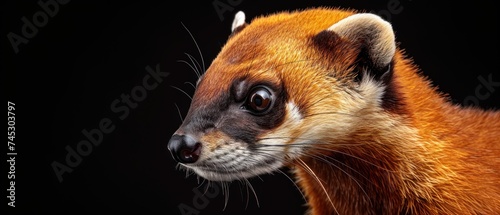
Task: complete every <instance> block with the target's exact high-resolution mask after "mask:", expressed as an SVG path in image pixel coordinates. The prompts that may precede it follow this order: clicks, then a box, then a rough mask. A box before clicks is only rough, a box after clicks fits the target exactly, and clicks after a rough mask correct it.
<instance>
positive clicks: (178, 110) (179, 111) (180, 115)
mask: <svg viewBox="0 0 500 215" xmlns="http://www.w3.org/2000/svg"><path fill="white" fill-rule="evenodd" d="M174 105H175V107H176V108H177V113H179V117H180V118H181V122H182V123H184V118H183V117H182V114H181V110H180V109H179V106H177V103H174Z"/></svg>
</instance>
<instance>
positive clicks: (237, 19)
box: [231, 11, 245, 32]
mask: <svg viewBox="0 0 500 215" xmlns="http://www.w3.org/2000/svg"><path fill="white" fill-rule="evenodd" d="M244 24H245V13H243V11H238V13H236V15H234V20H233V24H232V25H231V32H232V31H234V29H236V28H238V27H240V26H242V25H244Z"/></svg>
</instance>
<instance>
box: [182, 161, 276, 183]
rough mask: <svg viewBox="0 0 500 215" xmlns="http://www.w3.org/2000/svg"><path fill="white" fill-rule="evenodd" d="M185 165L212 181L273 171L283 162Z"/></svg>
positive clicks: (250, 176) (236, 178)
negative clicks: (225, 165) (227, 165)
mask: <svg viewBox="0 0 500 215" xmlns="http://www.w3.org/2000/svg"><path fill="white" fill-rule="evenodd" d="M184 166H185V167H187V168H188V169H190V170H192V171H194V172H195V173H196V174H197V175H199V176H201V177H203V178H205V179H207V180H210V181H235V180H243V179H247V178H252V177H255V176H258V175H263V174H267V173H271V172H273V171H276V170H277V169H279V168H280V167H282V166H283V164H282V163H281V162H279V161H277V160H274V159H273V160H266V161H262V162H259V163H255V164H251V165H248V164H247V165H244V164H241V165H238V166H232V167H224V165H219V166H217V167H214V166H204V165H196V166H187V165H184Z"/></svg>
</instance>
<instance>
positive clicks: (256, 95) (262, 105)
mask: <svg viewBox="0 0 500 215" xmlns="http://www.w3.org/2000/svg"><path fill="white" fill-rule="evenodd" d="M271 103H272V95H271V93H270V92H269V90H267V89H266V88H264V87H258V88H255V89H253V90H252V91H251V92H250V94H249V96H248V98H247V105H246V106H247V108H248V109H250V110H251V111H253V112H255V113H263V112H265V111H266V110H268V109H269V107H271Z"/></svg>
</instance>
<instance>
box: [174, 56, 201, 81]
mask: <svg viewBox="0 0 500 215" xmlns="http://www.w3.org/2000/svg"><path fill="white" fill-rule="evenodd" d="M177 62H179V63H185V64H187V65H188V66H189V68H191V70H193V71H194V73H195V74H196V77H198V78H200V75H199V72H198V69H197V68H195V67H193V65H191V64H189V62H187V61H185V60H178V61H177Z"/></svg>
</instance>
